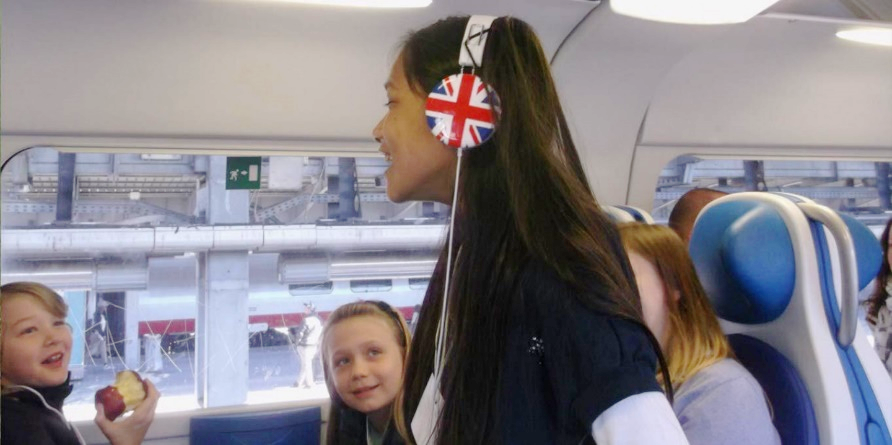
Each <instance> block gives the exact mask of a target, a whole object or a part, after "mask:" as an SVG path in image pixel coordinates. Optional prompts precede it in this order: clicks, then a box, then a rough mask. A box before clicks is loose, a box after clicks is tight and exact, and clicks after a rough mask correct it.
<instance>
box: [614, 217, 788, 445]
mask: <svg viewBox="0 0 892 445" xmlns="http://www.w3.org/2000/svg"><path fill="white" fill-rule="evenodd" d="M620 236H621V238H622V241H623V244H624V245H625V247H626V249H627V251H628V254H629V260H630V262H631V263H632V269H633V271H634V272H635V279H636V282H637V284H638V292H639V293H640V294H641V306H642V309H643V311H644V321H645V323H646V324H647V326H648V327H649V328H650V329H651V331H652V332H653V334H654V335H655V336H656V337H657V340H658V341H659V343H660V347H661V348H662V349H663V353H664V354H665V356H666V361H667V362H668V368H669V375H670V376H671V377H670V378H671V380H672V381H671V382H669V384H671V386H672V387H673V388H674V389H675V403H674V404H673V410H674V411H675V413H676V415H677V416H678V419H679V421H680V422H681V426H682V429H684V432H685V435H687V436H688V441H690V443H691V444H737V445H740V444H780V436H779V435H778V433H777V430H776V429H775V428H774V425H773V424H772V423H771V416H770V413H769V409H768V405H767V404H766V402H765V397H764V393H763V391H762V388H761V387H760V386H759V383H758V382H757V381H756V380H755V378H753V376H752V375H750V373H749V372H748V371H747V370H746V369H745V368H744V367H743V366H742V365H740V364H739V363H738V362H737V361H736V360H734V353H733V351H732V350H731V346H730V345H729V344H728V340H727V338H725V334H724V333H723V332H722V329H721V327H720V326H719V322H718V318H717V317H716V315H715V312H714V311H713V309H712V305H711V304H710V302H709V299H708V298H707V296H706V292H705V291H704V290H703V287H702V286H701V284H700V280H699V279H698V278H697V273H696V270H695V269H694V264H693V262H692V261H691V258H690V256H689V255H688V251H687V249H686V247H685V244H684V242H683V241H682V240H681V238H679V236H678V235H677V234H676V233H675V232H673V231H672V230H671V229H669V228H668V227H663V226H656V225H644V224H637V223H632V224H623V225H621V226H620ZM660 377H661V376H660ZM661 384H663V385H664V386H666V385H667V383H666V382H664V381H661Z"/></svg>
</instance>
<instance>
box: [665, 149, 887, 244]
mask: <svg viewBox="0 0 892 445" xmlns="http://www.w3.org/2000/svg"><path fill="white" fill-rule="evenodd" d="M890 170H892V163H888V162H867V161H827V160H820V161H813V160H795V161H790V160H783V161H781V160H728V159H700V158H697V157H693V156H680V157H678V158H676V159H674V160H672V161H671V162H670V163H669V164H668V165H666V167H664V168H663V170H662V172H661V173H660V178H659V180H658V182H657V188H656V193H655V196H654V205H653V211H652V214H653V217H654V219H655V220H656V221H657V222H666V221H667V220H668V219H669V214H670V213H671V211H672V208H673V207H674V206H675V203H676V202H677V200H678V198H680V197H681V196H682V195H683V194H684V193H685V192H687V191H688V190H691V189H693V188H697V187H701V188H711V189H717V190H721V191H725V192H729V193H734V192H741V191H756V190H761V191H770V192H787V193H793V194H797V195H800V196H804V197H806V198H809V199H812V200H814V201H816V202H818V203H820V204H823V205H826V206H828V207H830V208H832V209H835V210H837V211H839V212H843V213H848V214H850V215H852V216H854V217H855V218H856V219H859V220H861V221H862V222H864V223H865V224H866V225H867V226H868V227H871V228H874V229H875V228H876V227H875V226H880V225H882V224H884V223H885V221H886V220H887V219H888V218H889V215H888V212H890V211H892V202H890Z"/></svg>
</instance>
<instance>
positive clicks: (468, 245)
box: [401, 17, 659, 445]
mask: <svg viewBox="0 0 892 445" xmlns="http://www.w3.org/2000/svg"><path fill="white" fill-rule="evenodd" d="M467 22H468V17H450V18H447V19H443V20H440V21H438V22H436V23H434V24H432V25H430V26H428V27H426V28H424V29H422V30H420V31H417V32H413V33H411V34H409V36H408V38H407V39H406V41H405V43H404V45H403V49H402V54H401V57H402V61H403V70H404V71H405V75H406V78H407V80H408V81H409V85H410V86H411V88H412V89H413V91H414V92H415V93H416V94H419V95H426V94H427V92H428V91H430V90H431V89H432V88H433V87H434V85H435V84H436V83H437V82H438V81H439V80H440V79H442V78H443V77H445V76H446V75H449V74H454V73H455V72H456V71H457V63H456V61H457V60H458V55H459V46H460V45H459V44H460V43H461V39H462V36H463V32H464V29H465V25H466V24H467ZM488 39H489V40H488V42H487V47H486V51H485V53H484V55H483V63H482V66H481V68H480V69H478V70H477V74H478V75H480V76H481V77H482V78H483V79H484V81H486V82H488V83H489V84H490V85H491V86H492V87H493V89H495V91H496V92H497V93H498V95H499V98H500V101H501V110H502V111H501V115H500V116H499V119H498V121H497V123H496V132H495V135H494V136H493V137H492V138H491V139H490V140H489V141H487V142H486V143H485V144H484V145H483V146H480V147H478V148H475V149H473V150H470V151H469V152H467V154H466V155H464V159H463V160H462V163H463V164H464V165H463V166H462V171H461V177H460V178H459V181H458V182H459V184H458V186H459V189H460V190H459V193H458V199H457V202H455V203H453V204H454V205H455V206H456V211H457V212H456V213H457V214H456V219H455V221H454V224H455V233H454V241H453V243H454V246H453V247H454V251H455V252H457V254H456V255H455V257H454V258H453V265H452V277H451V280H452V281H451V283H452V284H451V286H450V296H449V301H450V304H449V311H448V313H447V322H448V332H449V336H448V338H447V344H446V348H445V349H446V350H447V351H448V357H447V360H446V364H447V368H446V369H445V370H444V374H443V380H442V381H441V387H440V389H441V392H442V395H443V404H442V406H443V411H442V414H441V417H440V419H439V426H438V440H439V443H444V444H458V443H461V444H472V445H474V444H493V443H498V442H499V441H500V440H499V438H498V434H497V430H498V428H497V426H496V425H497V423H498V421H499V420H498V412H499V407H498V406H497V400H498V393H499V385H498V382H499V381H500V376H501V374H502V369H503V366H508V365H507V364H503V363H502V359H501V358H502V357H504V355H505V348H506V346H505V344H506V336H507V332H508V326H509V324H510V323H511V320H509V317H508V313H509V311H508V309H507V308H508V307H510V306H511V303H512V301H514V300H515V299H516V298H517V295H518V290H519V289H520V285H521V280H522V279H523V277H525V276H526V275H525V274H526V273H527V271H528V270H529V268H530V267H531V266H532V263H534V262H535V263H536V264H544V265H546V267H548V268H551V269H552V271H553V272H554V273H555V274H556V275H557V276H559V277H560V278H561V279H562V280H563V281H564V282H565V283H566V284H567V285H568V286H569V287H570V288H571V289H572V290H573V291H574V294H575V295H576V298H577V299H578V300H579V302H580V303H581V304H583V305H584V306H586V307H588V308H591V309H594V310H598V311H600V312H602V313H605V314H612V315H616V316H618V317H622V318H624V319H627V320H631V321H633V322H635V323H638V324H639V325H641V326H642V329H643V321H642V316H641V306H640V302H639V300H638V295H637V291H636V289H635V286H634V284H633V280H632V275H631V271H630V267H629V264H628V259H627V258H626V256H625V253H624V251H623V250H622V246H621V244H620V242H619V237H618V234H617V231H616V227H615V226H614V225H613V224H612V223H611V222H610V221H609V220H608V219H607V217H606V216H605V215H604V214H603V213H602V212H601V211H600V210H599V207H598V204H597V201H596V200H595V199H594V196H593V194H592V191H591V189H590V188H589V185H588V181H587V179H586V176H585V173H584V172H583V170H582V166H581V163H580V161H579V156H578V154H577V152H576V148H575V146H574V144H573V141H572V140H571V138H570V132H569V129H568V126H567V122H566V120H565V118H564V114H563V110H562V109H561V105H560V102H559V100H558V95H557V91H556V90H555V86H554V81H553V79H552V77H551V72H550V69H549V66H548V60H547V59H546V58H545V55H544V53H543V51H542V48H541V45H540V43H539V40H538V38H537V37H536V35H535V33H534V32H533V30H532V28H531V27H530V26H529V25H528V24H527V23H525V22H523V21H521V20H518V19H515V18H511V17H501V18H498V19H496V20H495V21H494V22H493V24H492V28H491V31H490V33H489V38H488ZM419 118H423V116H419ZM446 261H447V260H446V249H444V251H443V253H442V254H441V256H440V260H439V262H438V263H437V267H436V269H435V271H434V275H433V277H432V279H431V282H430V286H429V287H428V291H427V294H426V296H425V299H424V305H423V307H422V310H421V316H420V320H419V324H418V328H417V330H416V333H415V335H416V336H415V339H414V341H413V344H412V348H411V350H410V353H409V363H408V366H407V369H406V378H405V412H406V416H407V418H408V419H411V417H412V415H413V414H414V412H415V410H416V408H417V405H418V401H419V399H420V398H421V394H422V391H423V389H424V387H425V384H426V382H427V380H428V377H429V376H430V375H431V372H432V371H433V361H434V358H433V355H434V354H433V351H434V350H435V342H436V340H435V339H436V331H437V320H438V318H439V315H440V304H441V301H442V298H443V287H444V278H445V277H444V274H445V270H446ZM652 342H653V343H654V344H656V342H655V340H653V339H652ZM658 353H659V352H658ZM408 430H409V425H408V424H404V425H403V431H408ZM410 440H411V439H410Z"/></svg>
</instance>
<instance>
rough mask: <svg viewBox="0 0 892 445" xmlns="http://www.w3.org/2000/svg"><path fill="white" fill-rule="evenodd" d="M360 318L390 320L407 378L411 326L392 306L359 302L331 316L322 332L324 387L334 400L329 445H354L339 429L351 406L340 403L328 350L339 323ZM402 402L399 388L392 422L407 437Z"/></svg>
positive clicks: (343, 307) (329, 421)
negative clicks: (350, 444)
mask: <svg viewBox="0 0 892 445" xmlns="http://www.w3.org/2000/svg"><path fill="white" fill-rule="evenodd" d="M361 316H369V317H378V318H381V319H382V320H385V321H387V323H388V324H389V325H390V326H391V328H392V329H393V335H394V337H395V338H396V341H397V344H399V345H400V349H401V350H402V354H403V374H404V375H405V366H406V362H407V358H408V355H409V345H410V344H411V342H412V340H411V334H410V333H409V326H408V325H407V324H406V320H405V318H404V317H403V315H402V314H401V313H400V312H399V311H397V310H396V309H394V308H393V307H392V306H390V305H389V304H387V303H385V302H383V301H377V300H366V301H357V302H355V303H348V304H345V305H343V306H340V307H339V308H337V309H335V310H334V312H332V313H331V315H329V317H328V320H326V322H325V327H324V328H323V329H322V351H321V352H322V371H323V373H324V375H325V386H326V387H328V395H329V396H330V397H331V410H330V412H329V415H328V433H327V440H326V441H327V443H328V445H339V444H342V443H350V442H352V441H351V440H350V438H346V437H340V430H339V427H340V423H341V415H342V413H343V410H345V409H348V407H347V405H346V404H345V403H344V401H343V400H341V397H340V396H339V395H338V391H337V389H336V388H335V382H334V376H333V375H332V370H331V366H330V363H329V361H330V359H331V356H330V355H331V354H330V353H329V350H328V347H329V340H330V338H331V336H330V335H329V334H330V332H331V330H332V328H334V327H335V325H337V324H338V323H340V322H342V321H344V320H349V319H351V318H354V317H361ZM402 401H403V390H402V389H400V391H399V392H398V393H397V395H396V398H395V399H394V401H393V404H392V405H391V406H392V408H391V418H392V419H393V423H394V424H395V425H396V426H397V433H399V434H400V435H401V436H403V438H405V437H408V431H404V428H402V425H403V424H404V423H405V422H404V420H405V414H404V412H403V408H402V405H403V403H402ZM407 443H408V442H407Z"/></svg>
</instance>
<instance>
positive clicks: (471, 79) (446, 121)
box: [425, 73, 499, 148]
mask: <svg viewBox="0 0 892 445" xmlns="http://www.w3.org/2000/svg"><path fill="white" fill-rule="evenodd" d="M498 112H499V98H498V96H497V95H496V93H495V90H493V89H492V88H487V85H486V84H485V83H484V82H483V80H482V79H480V78H479V77H477V76H475V75H473V74H468V73H461V74H453V75H451V76H448V77H446V78H444V79H443V80H442V81H440V83H439V84H437V86H436V87H435V88H434V90H433V91H431V92H430V94H428V96H427V104H426V106H425V115H426V116H427V125H428V127H430V129H431V133H433V134H434V136H436V137H437V139H439V140H440V142H443V143H444V144H446V145H449V146H450V147H455V148H472V147H476V146H478V145H480V144H482V143H484V142H486V141H487V140H488V139H489V138H490V137H491V136H492V134H493V132H494V131H495V121H496V116H497V115H498Z"/></svg>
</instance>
